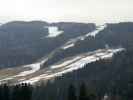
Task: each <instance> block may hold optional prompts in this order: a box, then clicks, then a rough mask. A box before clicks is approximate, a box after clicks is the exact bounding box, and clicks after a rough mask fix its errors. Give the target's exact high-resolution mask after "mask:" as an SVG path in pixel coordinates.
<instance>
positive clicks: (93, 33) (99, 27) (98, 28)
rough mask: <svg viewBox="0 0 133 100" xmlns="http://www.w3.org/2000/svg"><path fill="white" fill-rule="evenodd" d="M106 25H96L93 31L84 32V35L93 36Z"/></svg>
mask: <svg viewBox="0 0 133 100" xmlns="http://www.w3.org/2000/svg"><path fill="white" fill-rule="evenodd" d="M106 27H107V25H106V24H104V25H100V26H97V29H96V30H95V31H93V32H90V33H88V34H86V36H87V37H88V36H94V37H95V36H96V35H97V34H98V33H99V32H100V31H102V30H104V29H105V28H106Z"/></svg>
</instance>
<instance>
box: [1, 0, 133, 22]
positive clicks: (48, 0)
mask: <svg viewBox="0 0 133 100" xmlns="http://www.w3.org/2000/svg"><path fill="white" fill-rule="evenodd" d="M11 20H44V21H49V22H55V21H56V22H57V21H78V22H98V23H101V22H119V21H133V0H0V22H7V21H11Z"/></svg>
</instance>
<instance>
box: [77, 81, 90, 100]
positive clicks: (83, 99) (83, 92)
mask: <svg viewBox="0 0 133 100" xmlns="http://www.w3.org/2000/svg"><path fill="white" fill-rule="evenodd" d="M79 100H89V97H88V94H87V88H86V85H85V84H84V83H82V84H81V86H80V91H79Z"/></svg>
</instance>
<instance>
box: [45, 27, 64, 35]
mask: <svg viewBox="0 0 133 100" xmlns="http://www.w3.org/2000/svg"><path fill="white" fill-rule="evenodd" d="M47 28H48V32H49V35H48V36H47V37H57V36H59V35H60V34H62V33H63V31H60V30H59V29H58V27H56V26H50V27H47Z"/></svg>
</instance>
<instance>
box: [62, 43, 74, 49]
mask: <svg viewBox="0 0 133 100" xmlns="http://www.w3.org/2000/svg"><path fill="white" fill-rule="evenodd" d="M74 45H75V44H74V43H71V44H68V45H65V46H64V47H62V48H63V49H64V50H65V49H68V48H71V47H73V46H74Z"/></svg>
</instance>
